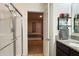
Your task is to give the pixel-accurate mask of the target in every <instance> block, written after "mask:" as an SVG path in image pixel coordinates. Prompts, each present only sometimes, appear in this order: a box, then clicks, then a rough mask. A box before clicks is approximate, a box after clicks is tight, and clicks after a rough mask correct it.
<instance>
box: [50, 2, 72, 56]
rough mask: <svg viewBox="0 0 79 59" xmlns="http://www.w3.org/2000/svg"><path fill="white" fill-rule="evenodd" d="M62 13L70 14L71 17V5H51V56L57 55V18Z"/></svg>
mask: <svg viewBox="0 0 79 59" xmlns="http://www.w3.org/2000/svg"><path fill="white" fill-rule="evenodd" d="M60 13H69V15H70V16H71V4H66V3H65V4H64V3H54V4H50V21H49V33H50V34H49V38H50V39H51V40H50V48H49V51H50V55H56V48H55V46H56V44H55V39H56V38H55V36H56V35H57V34H58V30H57V17H58V16H59V14H60Z"/></svg>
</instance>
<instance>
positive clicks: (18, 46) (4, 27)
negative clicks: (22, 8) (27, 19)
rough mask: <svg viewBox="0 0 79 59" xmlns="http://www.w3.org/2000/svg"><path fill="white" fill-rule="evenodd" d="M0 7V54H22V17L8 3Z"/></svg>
mask: <svg viewBox="0 0 79 59" xmlns="http://www.w3.org/2000/svg"><path fill="white" fill-rule="evenodd" d="M0 7H1V8H0V56H22V55H23V28H22V17H21V16H19V14H18V13H17V11H16V10H15V8H14V7H12V6H11V5H10V4H0Z"/></svg>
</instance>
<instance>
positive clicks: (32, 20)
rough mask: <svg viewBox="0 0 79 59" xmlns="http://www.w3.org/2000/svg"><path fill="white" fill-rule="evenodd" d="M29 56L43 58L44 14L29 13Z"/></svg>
mask: <svg viewBox="0 0 79 59" xmlns="http://www.w3.org/2000/svg"><path fill="white" fill-rule="evenodd" d="M28 55H29V56H43V13H42V12H28Z"/></svg>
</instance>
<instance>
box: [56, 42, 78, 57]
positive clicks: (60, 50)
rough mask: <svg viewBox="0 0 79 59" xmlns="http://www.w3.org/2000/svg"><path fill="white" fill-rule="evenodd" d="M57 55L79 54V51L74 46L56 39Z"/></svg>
mask: <svg viewBox="0 0 79 59" xmlns="http://www.w3.org/2000/svg"><path fill="white" fill-rule="evenodd" d="M56 55H57V56H79V52H77V51H75V50H73V49H72V48H70V47H68V46H66V45H64V44H63V43H60V42H58V41H56Z"/></svg>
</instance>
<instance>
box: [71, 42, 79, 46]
mask: <svg viewBox="0 0 79 59" xmlns="http://www.w3.org/2000/svg"><path fill="white" fill-rule="evenodd" d="M69 45H71V46H74V47H79V43H75V42H70V43H69Z"/></svg>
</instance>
